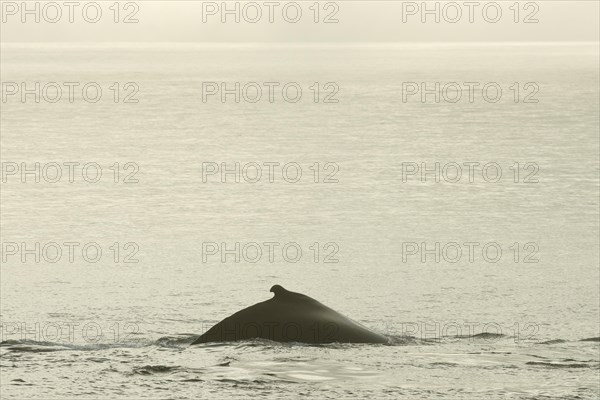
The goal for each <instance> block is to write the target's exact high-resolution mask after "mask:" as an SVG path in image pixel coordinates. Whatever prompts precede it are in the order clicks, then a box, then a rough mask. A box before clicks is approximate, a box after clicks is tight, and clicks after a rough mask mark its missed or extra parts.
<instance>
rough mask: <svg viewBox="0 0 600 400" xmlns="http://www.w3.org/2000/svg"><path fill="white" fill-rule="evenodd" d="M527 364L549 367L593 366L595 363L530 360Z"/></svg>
mask: <svg viewBox="0 0 600 400" xmlns="http://www.w3.org/2000/svg"><path fill="white" fill-rule="evenodd" d="M525 364H527V365H536V366H541V367H548V368H592V367H593V365H590V364H584V363H569V364H565V363H554V362H544V361H528V362H526V363H525Z"/></svg>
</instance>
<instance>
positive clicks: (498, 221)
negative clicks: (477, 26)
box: [0, 44, 600, 399]
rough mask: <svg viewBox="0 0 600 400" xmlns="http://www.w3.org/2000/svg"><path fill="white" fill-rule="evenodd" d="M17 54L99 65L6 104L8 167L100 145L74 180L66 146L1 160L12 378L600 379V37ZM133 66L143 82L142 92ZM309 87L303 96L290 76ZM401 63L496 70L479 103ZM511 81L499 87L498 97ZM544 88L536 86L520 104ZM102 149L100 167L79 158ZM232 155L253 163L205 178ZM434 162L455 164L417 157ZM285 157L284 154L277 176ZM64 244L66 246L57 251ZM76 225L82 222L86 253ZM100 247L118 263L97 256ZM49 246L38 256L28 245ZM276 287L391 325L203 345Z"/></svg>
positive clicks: (18, 49) (11, 392)
mask: <svg viewBox="0 0 600 400" xmlns="http://www.w3.org/2000/svg"><path fill="white" fill-rule="evenodd" d="M1 73H2V76H1V78H2V81H3V82H24V81H25V82H28V83H29V84H30V86H29V87H33V86H31V85H33V83H34V82H36V81H39V82H42V85H43V84H44V83H46V82H58V83H60V84H62V83H63V82H81V85H80V86H79V87H78V88H79V89H77V90H76V91H75V99H74V101H73V102H72V103H71V102H69V99H68V98H67V94H66V91H65V92H63V97H62V98H61V100H60V101H58V102H56V103H49V102H48V101H45V100H44V99H42V100H41V101H40V103H39V104H38V103H35V101H34V97H33V95H29V96H28V97H26V102H25V103H23V102H21V101H20V97H19V95H15V96H7V99H6V102H4V103H2V115H1V134H2V137H1V158H2V162H3V163H4V164H3V168H5V169H7V168H10V167H11V166H14V165H18V166H19V168H20V167H21V163H26V166H27V167H28V168H33V166H34V164H35V163H36V162H39V163H40V168H42V167H43V166H48V165H50V164H49V163H51V162H57V163H59V164H61V165H63V163H65V162H77V163H79V166H77V167H74V168H75V170H74V171H75V174H74V177H73V181H74V182H73V183H71V182H69V177H68V169H67V167H64V166H63V170H62V173H63V176H62V179H60V180H59V181H58V182H56V183H49V182H48V181H47V180H46V178H48V179H50V180H52V177H53V176H55V175H54V170H52V169H51V168H50V167H47V169H46V175H43V174H42V173H40V182H39V183H36V182H35V181H34V180H35V177H34V176H33V175H31V174H30V175H26V176H25V179H26V182H25V183H22V182H21V180H22V178H21V176H20V174H19V173H16V174H15V175H9V174H8V172H7V171H6V170H5V174H4V176H3V179H4V180H3V181H2V190H1V198H2V208H1V216H2V218H1V231H2V242H3V246H4V247H3V257H5V259H3V260H2V261H3V262H2V268H1V277H2V279H1V282H2V294H1V318H2V328H3V329H2V341H3V342H2V348H1V355H2V359H1V366H0V367H1V372H2V380H1V384H2V385H1V393H0V395H1V397H3V398H20V399H21V398H34V397H35V398H39V396H41V395H43V396H44V398H52V399H70V398H76V397H77V398H90V399H92V398H94V399H95V398H199V397H208V398H246V397H248V396H251V395H252V396H261V397H264V398H276V397H281V396H288V397H290V398H296V397H298V396H312V397H315V398H349V397H360V398H365V397H371V398H390V399H395V398H399V397H401V398H402V397H403V398H422V399H428V398H435V397H440V396H443V397H451V398H460V399H473V398H482V397H486V398H489V399H500V398H507V397H508V398H516V399H533V398H551V399H564V398H580V399H593V398H598V396H599V391H600V389H599V387H598V373H599V368H600V354H599V347H598V337H599V336H600V333H599V322H600V321H599V311H600V310H599V300H600V299H599V291H598V289H599V279H600V278H599V270H598V263H599V253H598V241H599V238H600V236H599V220H598V218H599V215H598V207H599V199H598V190H599V187H598V176H599V165H598V145H599V137H598V129H599V117H598V109H599V97H598V91H599V88H598V85H599V76H598V74H599V72H598V46H597V44H589V45H588V44H546V45H486V46H483V45H481V46H475V45H462V46H458V45H446V46H441V45H440V46H437V45H419V46H417V45H397V46H396V45H374V46H360V45H357V46H351V45H347V46H343V45H340V46H334V45H331V46H328V45H321V46H311V45H295V46H253V45H247V46H237V47H236V46H221V47H219V46H208V45H204V46H201V45H175V46H171V45H143V46H126V45H122V46H119V47H116V48H115V47H114V46H103V45H96V46H90V47H85V46H74V45H73V46H72V45H54V46H49V45H46V46H38V45H10V46H9V45H3V47H2V71H1ZM86 82H97V83H98V85H100V86H101V88H102V89H103V94H102V98H101V99H100V101H98V102H97V103H88V102H86V101H84V100H83V99H82V97H81V90H80V88H81V86H83V85H84V84H85V83H86ZM115 82H118V85H119V87H120V95H119V99H118V102H117V103H115V101H114V100H115V97H114V94H115V90H111V89H110V87H111V86H112V85H113V84H114V83H115ZM129 82H132V83H135V84H136V85H137V86H138V87H139V92H138V93H137V94H135V95H134V97H133V98H135V99H138V100H139V102H137V103H124V102H123V99H124V96H125V95H127V94H128V93H130V92H131V90H125V88H124V85H125V84H127V83H129ZM203 82H218V83H220V82H227V83H228V84H229V86H228V87H229V88H232V87H234V84H235V82H241V87H243V85H244V84H245V83H248V82H257V83H259V84H260V85H261V86H262V85H263V83H264V82H279V83H280V86H279V87H278V90H277V91H276V92H275V93H276V96H275V98H274V101H273V102H270V101H269V99H268V98H267V91H266V90H263V97H262V99H261V100H260V101H257V102H256V103H251V102H248V101H245V100H244V98H243V97H242V98H241V100H240V102H239V103H236V102H235V101H234V96H233V95H229V96H228V97H226V99H225V100H226V101H225V102H224V103H223V102H221V100H220V97H219V96H210V97H209V98H207V101H206V102H203V98H202V90H203ZM289 82H296V83H298V85H299V86H300V87H301V88H302V98H301V99H300V100H299V101H297V102H295V103H292V102H289V101H285V100H284V99H282V97H281V91H280V89H281V87H282V86H283V85H284V84H286V83H289ZM315 82H318V87H320V91H319V99H318V102H315V97H314V95H315V90H311V87H313V88H314V86H313V85H314V84H315ZM403 82H415V83H417V84H420V83H421V82H427V83H428V85H429V86H428V87H429V88H433V87H434V86H435V82H441V86H443V85H444V84H446V83H449V82H457V83H459V84H461V85H463V84H464V83H465V82H478V83H479V84H480V86H479V89H476V90H475V92H474V96H475V97H474V100H473V102H470V101H469V99H468V95H469V93H468V92H467V91H466V90H464V91H463V93H462V98H461V99H460V100H459V101H457V102H456V103H452V102H450V101H447V100H446V99H445V98H443V97H442V98H441V99H440V102H439V103H436V102H435V99H434V96H433V95H429V96H428V97H427V98H426V100H427V101H426V102H421V101H420V93H419V94H418V95H413V96H408V97H407V99H406V101H404V99H403ZM490 82H496V83H497V84H498V85H499V86H500V87H501V88H502V90H503V91H502V97H501V98H500V100H499V101H498V102H496V103H493V102H491V101H487V100H485V99H484V98H483V97H482V94H481V87H483V86H484V85H485V84H486V83H490ZM515 82H516V83H517V87H519V93H518V94H515V89H514V88H515V87H514V86H513V85H515ZM327 83H334V84H335V85H337V87H339V91H338V92H337V93H336V94H335V95H334V97H333V98H334V99H337V100H339V101H338V102H337V103H335V102H327V103H325V102H324V98H325V96H326V95H328V94H329V93H331V92H332V90H331V87H332V86H330V87H329V89H325V85H326V84H327ZM528 83H533V84H535V85H537V88H538V89H539V90H537V92H536V93H535V94H533V95H532V97H530V98H528V100H535V99H537V100H538V101H537V102H527V103H525V102H524V100H525V98H526V96H528V95H530V94H531V93H533V92H534V91H535V90H533V89H535V86H528V87H527V88H525V85H526V84H528ZM333 87H335V86H333ZM411 87H412V86H411ZM511 87H513V89H511ZM408 88H409V86H407V85H406V84H405V85H404V89H405V90H404V93H406V90H407V89H408ZM413 88H414V87H413ZM532 88H533V89H532ZM263 89H264V86H263ZM252 93H254V92H248V93H247V94H248V96H250V95H251V94H252ZM292 93H293V91H290V95H291V94H292ZM445 94H446V95H447V98H454V97H453V96H455V95H456V90H455V87H449V88H448V90H447V92H446V93H445ZM489 94H490V96H492V95H493V90H491V89H490V92H489ZM47 95H48V96H51V92H49V93H47ZM515 96H517V97H516V99H517V100H519V101H518V102H515ZM488 100H489V99H488ZM92 162H95V163H98V165H100V166H101V167H102V176H101V178H100V180H99V182H97V183H90V182H87V181H86V180H84V179H83V178H82V166H83V164H86V163H92ZM117 162H118V163H119V165H118V166H117V167H115V166H114V164H115V163H117ZM236 162H239V163H240V171H242V168H243V167H244V166H246V167H247V168H246V170H245V174H244V173H242V172H240V176H239V180H240V182H239V183H236V182H235V177H234V176H233V175H232V174H229V175H226V176H225V178H226V179H227V183H222V182H221V176H220V175H219V174H214V175H210V174H206V173H207V171H208V168H210V167H209V165H210V166H214V165H215V164H208V163H216V164H217V165H219V166H220V165H221V163H226V165H227V167H228V168H230V169H232V168H234V165H235V163H236ZM252 162H255V163H258V164H260V165H263V169H262V172H263V175H262V178H261V179H260V180H259V181H258V182H256V183H251V182H247V181H248V180H252V178H253V177H254V176H255V169H253V168H251V167H250V166H253V165H254V164H248V163H252ZM436 162H439V163H440V170H441V168H442V167H444V166H446V169H444V171H445V172H444V175H441V174H442V173H441V172H440V175H441V176H440V182H439V183H437V182H435V176H434V175H433V174H432V173H429V175H426V176H425V178H426V181H425V182H423V181H422V179H421V178H420V175H419V174H415V175H410V174H409V173H410V171H411V170H410V168H413V167H414V166H415V165H417V166H419V167H420V166H421V163H426V165H427V167H428V168H430V169H431V168H433V166H434V163H436ZM469 162H477V163H479V165H478V166H476V167H474V171H473V179H472V180H473V182H470V177H469V170H468V169H467V167H465V166H464V163H469ZM7 163H16V164H7ZM127 163H132V164H128V165H127V166H126V164H127ZM264 163H280V166H279V167H278V169H275V175H273V177H274V178H273V182H270V181H269V177H268V176H267V172H268V168H267V167H265V166H264ZM286 163H297V164H298V165H300V168H301V171H302V176H301V177H299V178H298V179H299V181H298V182H297V183H291V182H288V180H290V181H291V180H294V179H295V169H292V170H290V171H288V172H289V174H288V175H286V178H287V179H288V180H286V179H284V178H283V177H282V174H281V166H283V165H284V164H286ZM315 163H318V165H315ZM328 163H330V164H328ZM412 163H416V164H412ZM452 163H457V164H459V165H461V166H462V177H461V179H459V180H458V182H456V183H453V182H451V181H452V180H453V178H454V177H455V172H456V171H455V169H454V170H453V169H452V168H451V167H452V166H454V165H455V164H452ZM488 163H496V164H493V165H495V166H499V167H500V169H501V172H502V176H501V177H500V178H499V181H498V182H495V183H494V182H491V181H493V180H495V179H496V178H495V175H494V171H493V170H488V171H487V172H488V174H487V175H485V176H484V175H482V166H484V165H485V164H488ZM515 163H518V165H517V166H516V167H515ZM203 165H204V172H205V176H204V179H203ZM249 165H250V166H249ZM138 168H139V170H137V169H138ZM115 169H117V170H119V175H118V176H116V175H115ZM136 170H137V172H135V171H136ZM315 170H318V171H319V174H318V175H317V174H316V173H315ZM515 171H519V174H516V172H515ZM88 172H89V175H87V176H86V177H87V178H88V179H91V178H94V173H93V172H92V170H89V171H88ZM130 174H133V175H130ZM90 177H91V178H90ZM328 178H330V179H328ZM94 179H95V178H94ZM115 179H116V180H117V181H118V182H117V183H115V182H114V181H115ZM91 180H93V179H91ZM125 180H127V181H128V182H129V181H131V180H138V182H137V183H125V182H124V181H125ZM315 180H316V181H317V183H315ZM325 180H327V181H335V180H337V183H336V182H324V181H325ZM488 180H489V182H488ZM204 181H206V182H204ZM52 242H56V243H58V244H59V245H60V246H61V250H62V255H61V256H60V257H59V256H57V254H56V253H53V251H54V250H55V248H52V247H51V246H50V247H48V246H47V247H46V248H47V250H48V252H47V253H46V254H40V253H42V250H41V249H42V248H43V247H44V246H45V245H48V243H52ZM65 242H78V243H79V245H78V247H76V250H75V251H74V253H73V261H71V260H69V254H68V248H67V247H66V246H65V245H63V243H65ZM92 242H94V243H97V245H98V246H100V248H101V250H102V255H101V257H100V259H99V261H97V262H91V261H89V259H90V258H93V254H92V253H90V254H91V255H89V257H88V259H87V260H86V259H85V258H84V257H83V256H82V253H81V248H82V247H83V246H84V245H85V244H88V243H92ZM268 242H276V243H277V245H274V246H276V247H275V250H274V252H273V253H272V254H269V252H268V248H267V247H266V245H264V243H268ZM471 242H475V243H477V244H478V245H477V246H476V247H474V249H475V250H474V252H473V258H472V259H471V258H469V254H468V252H467V250H468V247H467V245H464V243H471ZM36 243H39V244H40V253H38V255H39V256H40V260H39V263H36V261H35V254H33V255H32V254H28V253H27V252H23V251H22V250H23V249H22V246H23V244H24V246H26V247H27V249H29V250H30V249H35V244H36ZM115 243H117V244H116V245H115ZM207 243H208V244H207ZM222 243H225V245H224V246H223V245H222ZM236 243H239V246H240V251H239V253H238V256H239V258H240V262H239V263H238V262H235V256H236V255H233V254H230V253H228V250H231V249H235V246H236ZM249 243H250V244H251V245H249ZM252 243H257V244H258V246H260V249H261V251H262V254H259V253H256V249H257V247H256V245H254V244H252ZM423 243H425V246H426V249H425V250H426V251H424V252H423V254H421V250H422V248H421V246H422V244H423ZM436 243H439V246H440V248H439V251H437V252H436V253H437V254H433V253H431V251H430V250H431V249H435V248H436V247H435V246H436ZM449 243H450V244H452V243H458V244H459V245H460V249H461V253H458V254H457V252H456V246H454V247H452V246H453V245H450V247H448V244H449ZM15 244H16V245H17V246H18V250H17V251H16V254H14V255H13V254H12V253H14V252H15V251H14V245H15ZM215 244H216V246H218V247H219V249H217V250H216V254H212V253H213V252H214V251H213V250H214V249H215V247H214V246H215ZM486 244H488V245H489V246H488V247H490V246H491V250H489V253H487V254H484V253H482V248H483V247H484V246H485V245H486ZM490 244H491V245H490ZM286 245H287V249H288V250H289V253H287V254H285V255H284V254H282V248H283V247H284V246H286ZM7 246H8V247H7ZM10 246H13V247H10ZM211 246H212V247H211ZM244 246H246V252H244V251H243V249H244ZM415 246H417V247H418V250H416V254H412V253H414V252H415V250H414V249H415ZM444 246H446V252H444V251H443V248H444ZM473 246H475V245H473ZM496 246H499V247H500V248H501V249H502V253H501V254H496V253H494V251H495V250H496V249H497V247H496ZM224 247H226V248H224ZM298 247H299V248H300V249H301V251H302V253H301V254H296V253H295V252H294V251H295V250H296V249H297V248H298ZM117 248H118V249H119V251H118V253H117V251H116V249H117ZM290 248H291V250H290ZM203 249H204V251H203ZM222 250H225V251H222ZM34 251H35V250H34ZM428 251H429V252H428ZM434 252H435V251H434ZM21 253H24V255H23V257H24V258H25V262H23V261H22V258H21V257H22V254H21ZM222 253H223V254H222ZM436 255H437V256H438V258H439V260H438V261H436V258H435V257H436ZM270 256H272V258H270ZM222 257H224V258H225V262H222ZM422 257H424V259H425V262H423V261H422ZM54 259H57V260H58V261H57V262H55V263H53V262H50V261H52V260H54ZM135 260H137V261H138V262H137V263H134V262H125V261H135ZM254 260H256V262H252V261H254ZM293 261H295V262H293ZM336 261H337V262H336ZM454 261H456V262H454ZM273 284H281V285H283V286H284V287H286V288H287V289H289V290H293V291H298V292H302V293H305V294H307V295H309V296H312V297H314V298H316V299H317V300H319V301H321V302H323V303H324V304H326V305H328V306H330V307H332V308H333V309H335V310H338V311H339V312H341V313H343V314H345V315H348V316H349V317H351V318H353V319H355V320H357V321H360V322H361V323H363V324H365V325H367V326H368V327H370V328H372V329H373V330H376V331H378V332H381V333H384V334H386V335H388V336H390V338H391V339H390V340H391V344H390V345H386V346H382V345H320V346H308V345H301V344H277V343H270V342H262V341H253V342H241V343H238V344H219V345H205V346H195V347H191V348H190V347H188V344H189V343H190V342H191V341H192V340H193V339H194V338H195V335H198V334H200V333H202V332H203V331H204V330H205V329H207V327H209V326H210V325H212V324H214V323H216V322H218V321H219V320H221V319H222V318H224V317H226V316H228V315H230V314H231V313H233V312H235V311H238V310H239V309H241V308H244V307H246V306H248V305H251V304H254V303H256V302H258V301H262V300H265V299H268V298H269V297H270V296H271V294H270V293H269V292H268V290H269V288H270V287H271V286H272V285H273Z"/></svg>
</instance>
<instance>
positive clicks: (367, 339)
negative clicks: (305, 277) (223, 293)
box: [192, 285, 388, 345]
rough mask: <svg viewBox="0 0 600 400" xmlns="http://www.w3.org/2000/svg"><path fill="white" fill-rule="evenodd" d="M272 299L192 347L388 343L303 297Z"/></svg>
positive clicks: (281, 294) (282, 293) (285, 294)
mask: <svg viewBox="0 0 600 400" xmlns="http://www.w3.org/2000/svg"><path fill="white" fill-rule="evenodd" d="M271 292H273V293H275V296H273V298H272V299H269V300H266V301H263V302H261V303H258V304H255V305H253V306H250V307H248V308H244V309H243V310H241V311H238V312H236V313H235V314H233V315H231V316H229V317H227V318H225V319H224V320H223V321H221V322H219V323H218V324H217V325H215V326H213V327H212V328H210V329H209V330H208V331H206V333H204V334H203V335H202V336H200V337H199V338H198V339H196V340H195V341H194V342H193V343H192V344H193V345H194V344H200V343H209V342H233V341H238V340H248V339H257V338H260V339H269V340H273V341H277V342H302V343H333V342H339V343H387V342H388V339H387V338H386V337H385V336H383V335H380V334H378V333H375V332H372V331H370V330H369V329H367V328H366V327H364V326H362V325H361V324H359V323H357V322H354V321H352V320H351V319H349V318H347V317H344V316H343V315H341V314H340V313H338V312H336V311H334V310H332V309H331V308H329V307H327V306H325V305H323V304H321V303H319V302H318V301H317V300H315V299H313V298H310V297H308V296H305V295H303V294H301V293H294V292H290V291H288V290H285V289H284V288H283V287H281V286H279V285H275V286H273V287H272V288H271Z"/></svg>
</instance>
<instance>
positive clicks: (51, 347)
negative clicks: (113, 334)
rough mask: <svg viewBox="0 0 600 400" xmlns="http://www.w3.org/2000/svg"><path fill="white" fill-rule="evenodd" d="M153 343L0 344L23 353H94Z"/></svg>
mask: <svg viewBox="0 0 600 400" xmlns="http://www.w3.org/2000/svg"><path fill="white" fill-rule="evenodd" d="M149 345H151V343H147V342H143V341H138V342H133V343H131V342H128V343H90V344H74V343H56V342H44V341H39V342H38V341H35V340H27V339H23V340H5V341H3V342H0V347H2V348H5V349H6V350H8V351H13V352H23V353H49V352H54V351H73V350H79V351H93V350H104V349H118V348H140V347H145V346H149Z"/></svg>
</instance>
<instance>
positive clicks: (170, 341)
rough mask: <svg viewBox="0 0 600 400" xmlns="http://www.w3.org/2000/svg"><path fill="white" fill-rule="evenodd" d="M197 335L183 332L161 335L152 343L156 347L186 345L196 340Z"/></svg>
mask: <svg viewBox="0 0 600 400" xmlns="http://www.w3.org/2000/svg"><path fill="white" fill-rule="evenodd" d="M197 337H198V335H193V334H189V333H183V334H180V335H177V336H163V337H161V338H159V339H157V340H156V341H155V342H154V344H156V345H157V346H158V347H172V348H180V347H187V346H189V345H190V344H192V343H193V342H194V340H196V338H197Z"/></svg>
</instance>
